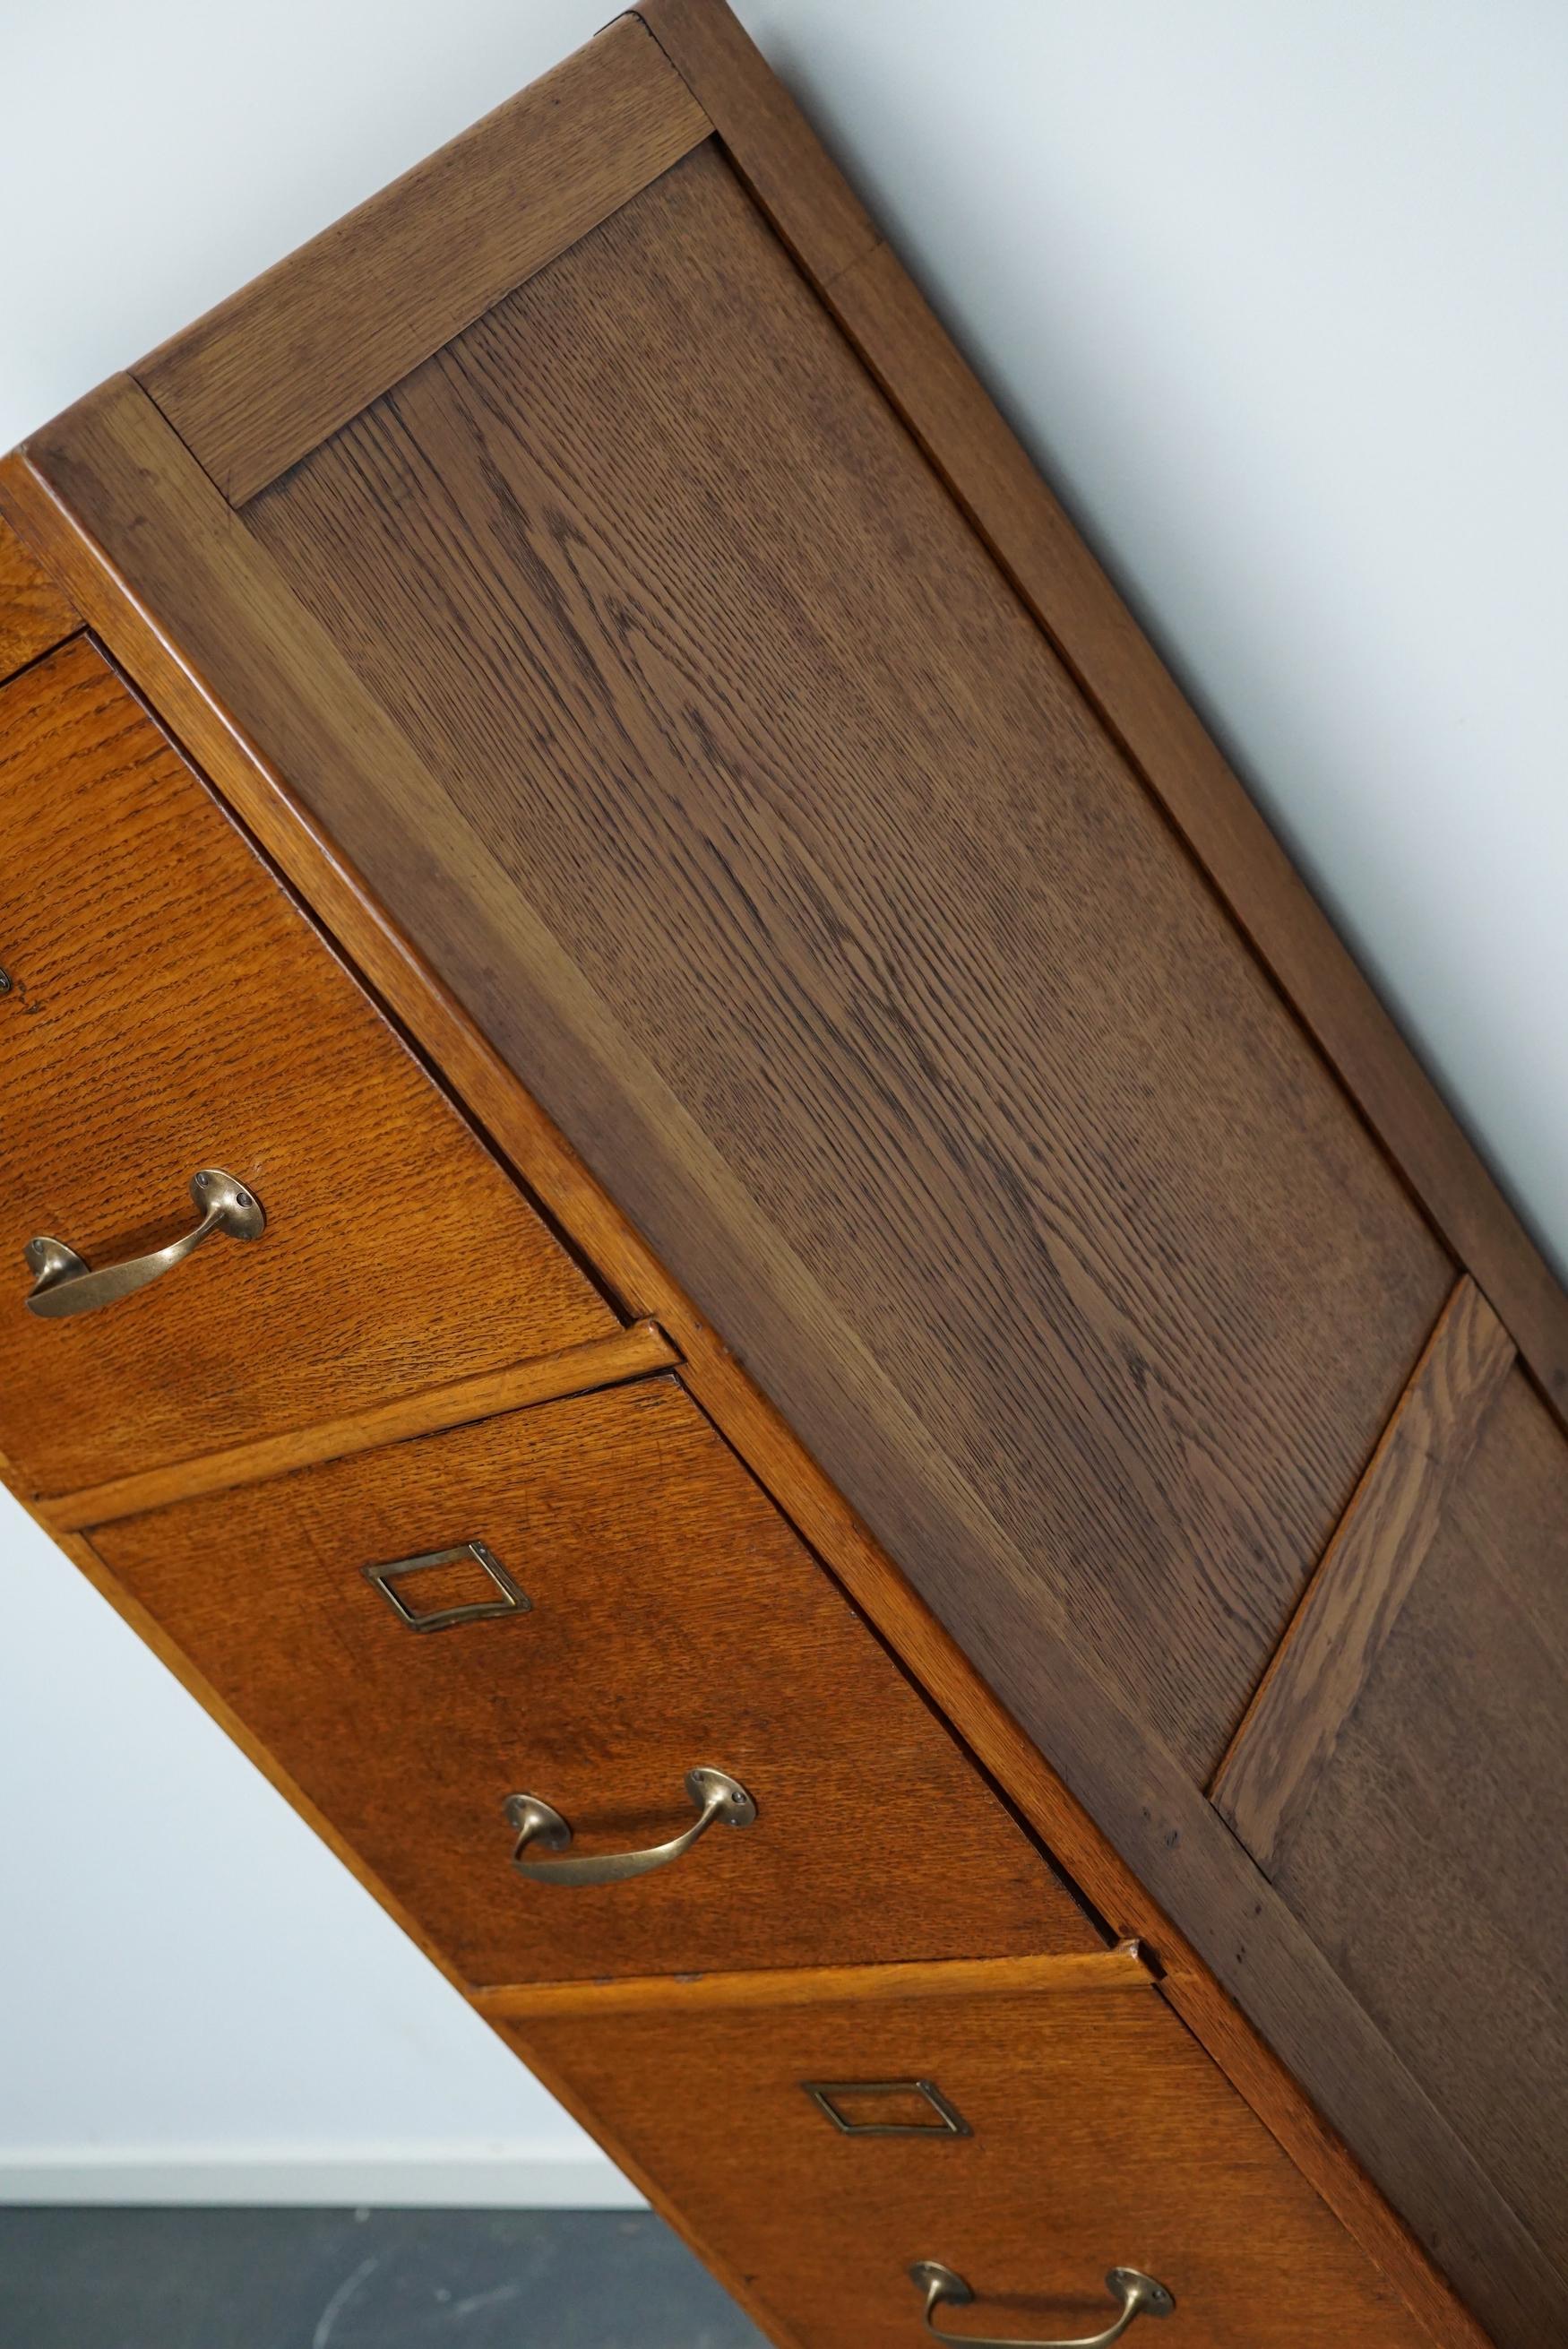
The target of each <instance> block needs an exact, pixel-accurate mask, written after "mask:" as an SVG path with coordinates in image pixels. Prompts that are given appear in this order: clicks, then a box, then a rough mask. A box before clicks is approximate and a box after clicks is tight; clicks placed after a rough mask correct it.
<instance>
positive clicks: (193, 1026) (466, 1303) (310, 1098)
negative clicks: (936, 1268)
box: [0, 640, 616, 1493]
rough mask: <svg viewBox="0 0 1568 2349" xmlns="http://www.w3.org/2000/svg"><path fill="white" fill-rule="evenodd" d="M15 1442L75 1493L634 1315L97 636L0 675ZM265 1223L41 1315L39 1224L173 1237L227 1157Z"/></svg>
mask: <svg viewBox="0 0 1568 2349" xmlns="http://www.w3.org/2000/svg"><path fill="white" fill-rule="evenodd" d="M0 966H3V967H4V968H5V971H6V972H7V973H8V975H9V977H10V978H11V981H12V984H11V987H10V989H9V991H8V992H6V993H5V994H4V995H0V1056H3V1066H4V1082H5V1113H4V1117H3V1118H0V1201H3V1202H4V1210H3V1212H4V1218H5V1231H4V1235H3V1238H4V1246H3V1248H0V1256H3V1258H4V1261H5V1263H6V1264H8V1265H9V1266H10V1268H11V1274H10V1278H11V1279H12V1281H13V1283H14V1288H13V1294H12V1298H11V1301H10V1303H9V1304H8V1306H7V1307H6V1309H5V1312H4V1313H3V1314H0V1448H4V1450H5V1452H6V1453H8V1454H10V1455H11V1457H12V1458H13V1460H14V1462H15V1466H16V1470H17V1480H18V1482H19V1483H21V1484H22V1485H24V1486H25V1487H26V1489H28V1490H31V1491H33V1492H44V1493H61V1492H67V1491H70V1490H73V1489H75V1488H77V1487H79V1486H81V1485H89V1484H93V1483H96V1482H98V1480H100V1479H103V1478H106V1477H109V1476H113V1475H119V1474H122V1473H126V1472H129V1471H130V1470H132V1469H138V1468H144V1467H150V1466H154V1465H157V1464H160V1463H162V1462H166V1461H170V1460H178V1459H181V1458H184V1457H187V1456H189V1455H191V1454H197V1453H201V1452H206V1451H211V1450H215V1449H217V1448H219V1447H221V1446H223V1445H226V1444H235V1443H240V1442H243V1441H246V1440H248V1439H250V1438H252V1437H256V1436H262V1435H266V1434H270V1433H275V1432H278V1431H280V1430H283V1429H287V1428H294V1427H300V1426H304V1425H307V1424H309V1423H311V1422H312V1421H314V1420H318V1419H323V1418H329V1417H333V1416H335V1415H337V1414H338V1413H345V1412H349V1411H353V1410H355V1409H356V1408H358V1407H362V1406H364V1405H366V1404H369V1403H372V1402H379V1401H382V1400H385V1399H387V1398H388V1397H390V1396H394V1395H397V1394H399V1393H407V1392H411V1391H415V1390H417V1389H418V1388H421V1387H424V1386H428V1385H431V1384H435V1383H437V1382H438V1381H442V1380H445V1379H452V1378H458V1377H461V1376H463V1375H464V1374H466V1373H468V1372H470V1371H481V1370H487V1369H490V1368H493V1367H495V1366H497V1365H499V1364H500V1363H503V1362H507V1361H515V1360H517V1359H518V1358H520V1357H521V1356H524V1355H527V1354H531V1353H536V1352H541V1353H542V1352H545V1351H548V1350H551V1349H552V1348H555V1347H560V1346H565V1345H570V1344H573V1343H574V1342H576V1341H577V1340H584V1339H589V1338H593V1337H598V1336H602V1335H603V1334H605V1333H606V1332H608V1331H609V1330H613V1329H614V1327H615V1326H616V1324H615V1320H614V1316H613V1314H612V1313H611V1311H610V1309H609V1308H608V1307H607V1306H606V1305H605V1304H604V1303H603V1300H602V1299H600V1298H599V1296H598V1295H597V1294H596V1293H595V1291H594V1290H593V1288H592V1286H591V1285H590V1283H589V1282H588V1280H587V1279H586V1278H585V1277H584V1276H583V1274H582V1273H581V1272H580V1271H579V1269H578V1268H577V1267H576V1266H575V1264H574V1263H573V1260H572V1258H571V1257H569V1256H568V1255H567V1253H566V1252H565V1250H564V1249H563V1248H562V1247H560V1246H559V1244H558V1243H557V1242H556V1241H555V1239H554V1238H553V1237H552V1235H551V1234H550V1233H549V1231H548V1230H547V1229H546V1227H545V1226H544V1225H543V1223H542V1221H541V1219H540V1218H539V1216H537V1215H536V1214H535V1212H534V1210H533V1209H532V1207H531V1206H530V1204H529V1202H528V1200H527V1199H526V1198H525V1197H524V1196H523V1195H522V1194H521V1192H520V1191H519V1190H518V1189H517V1187H516V1186H515V1185H514V1184H513V1183H512V1182H511V1180H510V1179H509V1178H508V1177H507V1175H506V1174H504V1172H503V1171H502V1169H501V1168H500V1166H499V1165H498V1164H496V1163H495V1162H494V1160H492V1159H491V1158H490V1155H489V1154H488V1152H486V1151H485V1150H484V1149H483V1148H482V1146H481V1145H480V1143H479V1142H478V1141H477V1140H476V1139H475V1137H474V1135H473V1133H472V1132H471V1130H470V1129H469V1127H468V1125H467V1124H466V1123H464V1122H463V1120H462V1119H461V1118H460V1117H459V1115H458V1113H457V1112H456V1111H455V1110H454V1109H453V1108H452V1107H451V1106H450V1104H449V1102H448V1101H447V1100H446V1099H445V1097H444V1096H443V1095H442V1094H441V1093H440V1092H438V1090H437V1089H436V1087H435V1086H434V1085H433V1084H432V1083H431V1082H430V1081H429V1080H428V1077H427V1076H426V1075H425V1073H424V1071H422V1069H421V1068H420V1066H419V1064H418V1061H416V1060H415V1059H414V1057H413V1056H412V1054H411V1053H410V1052H409V1051H408V1050H407V1049H406V1047H405V1046H404V1045H403V1043H402V1042H401V1041H400V1040H399V1039H398V1037H397V1034H396V1033H395V1031H394V1030H392V1029H391V1028H390V1027H389V1026H388V1025H387V1021H386V1020H385V1019H383V1018H382V1016H381V1014H380V1013H379V1011H378V1010H377V1009H376V1007H375V1005H374V1004H373V1003H372V1002H371V1000H370V999H369V998H368V997H367V996H366V994H365V993H364V992H363V990H362V989H361V988H360V987H359V986H358V985H357V983H356V981H355V980H354V978H352V977H351V976H350V974H349V973H348V972H347V971H346V969H345V968H344V967H343V966H342V964H341V963H340V962H339V961H338V960H337V959H336V957H335V955H334V954H333V953H332V951H331V950H330V949H329V948H328V947H326V946H325V943H324V942H323V940H322V938H321V937H320V936H319V934H318V933H317V932H316V931H315V928H314V927H313V926H312V925H311V923H310V922H309V921H308V920H307V919H306V918H305V916H304V915H303V914H302V913H301V912H300V911H299V909H298V907H297V906H296V905H294V902H293V900H292V899H291V898H290V897H288V896H287V895H286V894H285V893H284V890H283V888H282V887H281V886H280V885H279V884H278V882H277V881H276V880H275V878H274V877H273V874H272V873H271V872H270V871H269V870H268V868H267V867H266V865H264V864H263V863H262V861H261V860H260V858H259V857H258V856H257V855H256V854H254V853H253V850H252V849H251V848H250V846H249V845H248V843H246V841H245V840H244V838H243V837H242V834H241V833H239V832H238V831H237V830H236V828H235V827H234V825H233V824H232V823H231V822H230V821H229V819H228V818H227V816H226V815H225V814H224V812H222V809H221V808H220V806H219V804H218V802H216V801H215V800H214V799H213V798H212V797H211V794H210V793H209V792H208V791H207V789H206V787H205V786H204V785H203V784H202V783H201V782H200V781H198V780H197V778H196V777H195V776H194V775H193V774H192V773H191V771H190V769H189V768H187V767H186V766H185V765H184V763H183V762H182V761H181V759H180V758H179V757H178V755H177V754H176V752H175V751H174V750H173V749H172V748H171V746H170V743H169V742H168V740H166V739H165V737H164V736H163V735H162V734H161V733H160V730H159V729H158V728H157V726H156V725H155V724H154V723H153V722H152V720H151V719H150V718H149V717H148V715H147V713H146V712H145V710H143V709H141V707H140V706H139V703H137V702H136V701H135V700H134V699H133V698H132V697H131V696H130V694H129V692H128V691H127V690H126V688H124V686H123V685H122V684H121V683H120V681H119V678H117V677H116V676H115V675H114V673H113V672H112V670H110V669H109V668H108V667H107V666H106V664H105V663H104V661H103V659H102V658H101V657H100V656H99V655H98V652H97V651H96V650H95V649H94V648H93V647H92V646H91V645H89V644H88V643H87V642H85V641H83V640H78V641H76V642H73V643H71V644H69V645H67V646H65V647H62V648H61V649H60V650H59V651H58V652H57V653H55V654H53V655H52V656H51V657H49V658H48V659H47V660H46V661H44V662H42V663H41V664H39V665H38V666H37V667H34V668H32V669H30V670H28V671H27V672H26V674H25V675H23V676H21V677H19V678H15V680H14V681H13V682H12V683H11V684H10V685H8V686H7V687H5V688H4V690H3V691H0ZM207 1166H216V1167H219V1168H222V1169H225V1170H227V1172H228V1173H230V1174H232V1175H234V1176H236V1177H237V1178H238V1179H239V1180H240V1181H241V1182H242V1183H244V1184H248V1185H253V1186H254V1189H255V1192H256V1195H257V1196H258V1197H259V1198H260V1199H261V1201H262V1203H263V1206H264V1208H265V1211H266V1216H267V1227H266V1230H265V1233H264V1235H263V1237H262V1238H261V1239H260V1240H259V1241H257V1242H256V1243H254V1244H253V1245H247V1246H241V1245H239V1244H238V1243H236V1242H235V1241H233V1240H232V1239H229V1238H226V1237H222V1236H221V1235H215V1236H214V1237H211V1239H210V1240H208V1241H207V1242H206V1243H205V1245H204V1246H203V1247H201V1248H200V1249H198V1250H197V1252H196V1253H195V1255H194V1256H192V1257H191V1258H190V1259H189V1260H188V1261H187V1262H186V1263H184V1264H182V1265H181V1266H180V1267H179V1268H177V1269H175V1270H173V1271H171V1272H170V1273H169V1274H168V1275H166V1276H165V1277H163V1278H160V1279H159V1280H157V1281H156V1282H154V1283H153V1284H152V1285H151V1286H150V1287H149V1288H144V1289H142V1290H140V1291H139V1293H138V1294H136V1295H134V1296H130V1297H126V1298H123V1299H120V1300H119V1301H118V1302H117V1303H114V1304H111V1305H106V1306H104V1307H103V1308H101V1309H98V1310H97V1311H93V1312H90V1313H84V1314H82V1315H80V1316H79V1317H77V1318H73V1319H65V1320H42V1319H36V1318H35V1317H34V1316H33V1315H32V1314H31V1313H29V1312H27V1311H26V1310H24V1308H23V1301H22V1300H23V1296H24V1294H25V1293H26V1287H27V1284H28V1279H29V1276H28V1274H27V1273H26V1271H25V1269H24V1267H23V1263H22V1251H23V1248H24V1247H25V1245H26V1242H27V1240H28V1239H29V1238H31V1237H33V1236H34V1235H35V1234H38V1233H47V1234H50V1235H52V1236H54V1237H57V1238H59V1239H62V1240H64V1241H66V1242H67V1243H68V1245H69V1246H70V1247H73V1248H75V1249H77V1251H78V1252H79V1253H80V1254H81V1255H82V1256H83V1257H86V1258H87V1260H88V1263H89V1264H92V1265H94V1266H98V1265H101V1264H105V1263H108V1262H112V1261H114V1260H115V1259H117V1258H119V1257H133V1256H137V1255H139V1254H141V1253H142V1252H143V1251H145V1250H148V1249H150V1248H154V1247H160V1246H162V1245H163V1244H164V1243H166V1242H168V1241H170V1240H172V1239H174V1238H175V1237H177V1236H178V1235H179V1234H180V1233H181V1230H184V1229H189V1228H190V1227H191V1225H192V1224H193V1223H194V1220H195V1216H194V1211H193V1209H192V1207H191V1197H190V1194H189V1190H188V1186H189V1185H190V1183H191V1176H192V1175H193V1174H194V1173H195V1172H196V1171H197V1170H198V1169H199V1168H201V1167H207Z"/></svg>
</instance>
